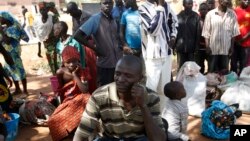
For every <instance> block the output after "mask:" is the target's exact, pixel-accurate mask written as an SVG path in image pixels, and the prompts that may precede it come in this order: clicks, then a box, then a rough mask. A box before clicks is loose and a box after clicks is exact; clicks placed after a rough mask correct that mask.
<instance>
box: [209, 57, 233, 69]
mask: <svg viewBox="0 0 250 141" xmlns="http://www.w3.org/2000/svg"><path fill="white" fill-rule="evenodd" d="M228 65H229V57H228V55H210V56H209V61H208V72H219V71H222V70H228Z"/></svg>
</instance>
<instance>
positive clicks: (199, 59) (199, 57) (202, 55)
mask: <svg viewBox="0 0 250 141" xmlns="http://www.w3.org/2000/svg"><path fill="white" fill-rule="evenodd" d="M207 12H208V5H207V3H205V2H203V3H201V4H200V6H199V14H200V26H201V28H200V31H199V36H200V39H199V48H198V50H197V52H196V53H195V61H196V63H197V64H198V65H199V66H200V67H201V69H200V72H201V73H202V74H204V73H205V60H207V61H208V57H207V53H206V43H205V38H204V37H202V36H201V33H202V28H203V25H204V21H205V17H206V15H207Z"/></svg>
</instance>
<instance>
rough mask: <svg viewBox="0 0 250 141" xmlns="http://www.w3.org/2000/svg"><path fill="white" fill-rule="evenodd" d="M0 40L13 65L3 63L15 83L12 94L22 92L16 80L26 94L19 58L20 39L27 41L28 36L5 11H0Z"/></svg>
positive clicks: (24, 74)
mask: <svg viewBox="0 0 250 141" xmlns="http://www.w3.org/2000/svg"><path fill="white" fill-rule="evenodd" d="M0 23H1V26H0V41H1V45H2V46H3V47H4V48H5V50H6V51H7V52H8V53H9V54H10V56H11V57H12V59H13V61H14V65H11V66H10V65H9V64H8V63H5V64H4V69H5V71H6V72H7V73H8V75H9V76H11V77H12V79H13V81H14V84H15V87H16V89H15V92H14V94H19V93H22V91H21V89H20V86H19V83H18V81H22V84H23V93H25V94H28V91H27V79H26V72H25V70H24V67H23V62H22V59H21V47H20V40H21V39H22V40H24V41H26V42H28V40H29V38H28V36H27V34H26V33H25V31H24V30H23V28H22V26H21V24H20V23H19V22H18V21H17V20H16V19H15V18H14V17H13V16H12V15H11V14H10V13H9V12H6V11H0Z"/></svg>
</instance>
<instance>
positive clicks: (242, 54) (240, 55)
mask: <svg viewBox="0 0 250 141" xmlns="http://www.w3.org/2000/svg"><path fill="white" fill-rule="evenodd" d="M249 54H250V48H246V47H242V46H241V45H239V44H238V43H235V44H234V52H233V54H232V56H231V63H230V65H231V71H234V72H236V73H237V74H240V73H241V71H242V69H243V68H244V67H246V65H247V60H248V56H249Z"/></svg>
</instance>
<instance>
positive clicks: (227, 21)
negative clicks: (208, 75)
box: [202, 0, 240, 72]
mask: <svg viewBox="0 0 250 141" xmlns="http://www.w3.org/2000/svg"><path fill="white" fill-rule="evenodd" d="M229 1H230V0H219V6H218V7H217V8H215V9H213V10H211V11H209V12H208V13H207V15H206V18H205V22H204V26H203V31H202V36H203V37H204V38H205V42H206V49H207V51H208V52H209V53H210V59H209V64H208V72H216V71H222V70H228V65H229V57H228V55H232V52H233V46H234V38H235V37H236V36H237V35H239V34H240V31H239V26H238V22H237V17H236V15H235V13H234V11H233V10H232V9H230V8H228V4H229Z"/></svg>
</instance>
